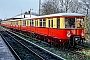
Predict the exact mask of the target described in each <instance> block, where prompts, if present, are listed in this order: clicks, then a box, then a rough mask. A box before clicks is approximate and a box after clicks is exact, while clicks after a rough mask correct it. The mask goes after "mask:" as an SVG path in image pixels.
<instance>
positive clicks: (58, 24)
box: [57, 18, 60, 28]
mask: <svg viewBox="0 0 90 60" xmlns="http://www.w3.org/2000/svg"><path fill="white" fill-rule="evenodd" d="M57 28H60V18H57Z"/></svg>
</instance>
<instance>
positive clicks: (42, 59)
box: [1, 32, 64, 60]
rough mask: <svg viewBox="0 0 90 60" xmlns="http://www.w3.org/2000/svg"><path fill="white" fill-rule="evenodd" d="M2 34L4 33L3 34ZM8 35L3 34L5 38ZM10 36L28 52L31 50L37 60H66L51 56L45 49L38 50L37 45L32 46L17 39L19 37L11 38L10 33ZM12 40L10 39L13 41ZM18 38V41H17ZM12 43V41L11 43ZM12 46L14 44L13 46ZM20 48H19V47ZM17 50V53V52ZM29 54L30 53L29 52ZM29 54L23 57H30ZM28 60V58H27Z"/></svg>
mask: <svg viewBox="0 0 90 60" xmlns="http://www.w3.org/2000/svg"><path fill="white" fill-rule="evenodd" d="M1 33H2V32H1ZM5 34H6V33H2V35H3V36H6V35H5ZM8 36H10V37H11V38H13V39H14V40H15V41H17V40H18V41H17V42H18V43H20V44H21V45H23V46H24V47H25V48H27V49H28V50H30V51H31V52H33V54H35V55H36V56H37V57H39V58H37V57H36V59H39V60H64V59H63V58H61V57H58V56H56V55H54V54H51V53H49V52H47V51H45V50H43V49H40V48H38V47H37V46H35V45H33V44H31V43H30V42H27V41H25V40H23V39H21V38H19V37H17V36H15V35H13V36H14V37H13V36H11V35H10V34H9V33H8ZM11 38H10V39H11ZM16 38H17V39H16ZM10 39H9V37H7V40H10ZM11 41H12V39H11ZM9 42H10V41H9ZM13 44H15V43H13ZM11 45H12V44H11ZM15 46H16V47H18V44H15ZM24 47H23V49H24ZM18 48H19V47H18ZM16 50H18V49H16ZM16 50H15V51H16ZM19 50H20V51H21V49H20V48H19ZM24 51H27V50H24ZM27 53H29V52H27ZM27 53H25V54H23V55H29V54H27ZM28 57H29V56H28ZM25 58H26V57H25V56H24V57H22V58H21V59H25ZM27 59H28V58H27ZM34 59H35V57H34ZM36 59H35V60H36Z"/></svg>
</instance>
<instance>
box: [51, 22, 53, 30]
mask: <svg viewBox="0 0 90 60" xmlns="http://www.w3.org/2000/svg"><path fill="white" fill-rule="evenodd" d="M51 27H52V28H53V20H51Z"/></svg>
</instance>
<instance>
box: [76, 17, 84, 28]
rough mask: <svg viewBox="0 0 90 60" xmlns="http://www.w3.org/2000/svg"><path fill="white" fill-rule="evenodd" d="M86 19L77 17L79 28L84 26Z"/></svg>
mask: <svg viewBox="0 0 90 60" xmlns="http://www.w3.org/2000/svg"><path fill="white" fill-rule="evenodd" d="M84 24H85V23H84V19H83V18H77V19H76V26H77V28H84V26H85V25H84Z"/></svg>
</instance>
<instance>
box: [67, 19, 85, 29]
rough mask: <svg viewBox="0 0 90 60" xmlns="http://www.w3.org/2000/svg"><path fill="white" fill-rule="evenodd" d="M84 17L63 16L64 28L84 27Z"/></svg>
mask: <svg viewBox="0 0 90 60" xmlns="http://www.w3.org/2000/svg"><path fill="white" fill-rule="evenodd" d="M84 26H85V23H84V18H65V28H84Z"/></svg>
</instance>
